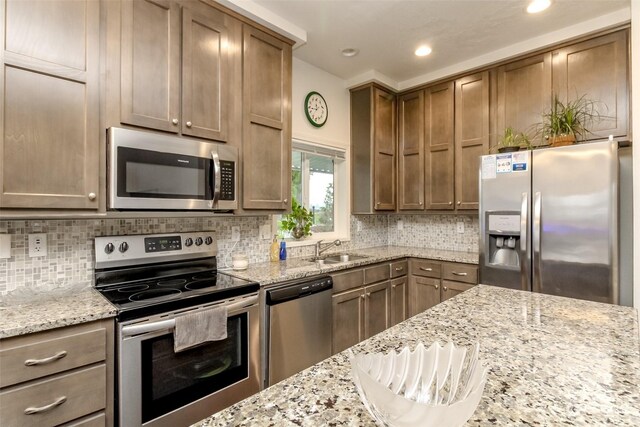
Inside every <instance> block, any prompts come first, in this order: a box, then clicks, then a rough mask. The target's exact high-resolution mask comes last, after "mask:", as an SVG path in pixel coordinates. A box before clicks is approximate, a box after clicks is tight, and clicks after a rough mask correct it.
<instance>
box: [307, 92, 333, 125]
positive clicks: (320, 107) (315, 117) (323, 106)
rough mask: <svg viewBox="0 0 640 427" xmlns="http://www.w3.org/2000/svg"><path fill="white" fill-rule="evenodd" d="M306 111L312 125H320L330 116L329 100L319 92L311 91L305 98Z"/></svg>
mask: <svg viewBox="0 0 640 427" xmlns="http://www.w3.org/2000/svg"><path fill="white" fill-rule="evenodd" d="M304 112H305V114H306V115H307V119H309V122H310V123H311V124H312V125H314V126H315V127H320V126H322V125H324V124H325V123H326V122H327V117H328V116H329V109H328V108H327V101H325V100H324V98H323V97H322V95H320V94H319V93H318V92H309V94H308V95H307V98H306V99H305V100H304Z"/></svg>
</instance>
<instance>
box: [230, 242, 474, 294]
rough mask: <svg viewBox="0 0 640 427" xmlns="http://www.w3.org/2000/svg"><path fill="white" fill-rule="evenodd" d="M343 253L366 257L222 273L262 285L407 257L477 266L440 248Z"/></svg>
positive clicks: (468, 254) (470, 257) (470, 259)
mask: <svg viewBox="0 0 640 427" xmlns="http://www.w3.org/2000/svg"><path fill="white" fill-rule="evenodd" d="M347 252H348V253H350V254H356V255H366V256H367V258H364V259H359V260H354V261H349V262H341V263H338V264H325V265H323V266H318V264H316V263H314V262H310V261H308V259H310V257H308V256H307V257H304V258H290V259H288V260H286V261H278V262H263V263H259V264H251V265H249V267H248V268H247V269H246V270H242V271H234V270H225V273H227V274H230V275H233V276H236V277H239V278H241V279H246V280H251V281H255V282H260V284H261V285H262V286H266V285H270V284H273V283H278V282H283V281H286V280H291V279H299V278H302V277H307V276H314V275H317V274H325V273H329V272H332V271H338V270H345V269H348V268H353V267H360V266H365V265H368V264H375V263H378V262H384V261H389V260H393V259H399V258H408V257H411V258H426V259H434V260H440V261H451V262H462V263H467V264H477V263H478V253H477V252H460V251H446V250H442V249H425V248H414V247H410V246H409V247H405V246H379V247H373V248H366V249H353V250H349V251H347ZM336 253H341V252H340V251H337V252H330V253H326V254H324V255H331V254H336Z"/></svg>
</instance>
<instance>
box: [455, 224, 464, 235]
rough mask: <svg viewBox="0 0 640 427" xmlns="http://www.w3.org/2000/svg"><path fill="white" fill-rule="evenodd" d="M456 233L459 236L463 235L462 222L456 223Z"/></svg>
mask: <svg viewBox="0 0 640 427" xmlns="http://www.w3.org/2000/svg"><path fill="white" fill-rule="evenodd" d="M456 231H457V232H458V233H460V234H462V233H464V222H462V221H458V222H457V223H456Z"/></svg>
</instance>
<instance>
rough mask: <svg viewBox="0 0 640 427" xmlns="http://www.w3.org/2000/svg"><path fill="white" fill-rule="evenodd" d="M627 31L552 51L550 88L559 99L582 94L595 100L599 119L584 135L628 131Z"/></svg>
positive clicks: (596, 135)
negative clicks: (551, 82)
mask: <svg viewBox="0 0 640 427" xmlns="http://www.w3.org/2000/svg"><path fill="white" fill-rule="evenodd" d="M627 34H628V33H627V30H623V31H619V32H616V33H613V34H608V35H606V36H602V37H598V38H595V39H591V40H587V41H585V42H582V43H578V44H575V45H571V46H567V47H565V48H562V49H560V50H557V51H555V52H553V90H554V92H555V93H556V94H557V95H558V97H559V98H560V100H562V101H565V100H573V99H576V98H578V97H580V96H582V95H584V96H585V97H586V98H587V99H590V100H593V101H597V102H598V104H597V109H598V112H599V113H600V114H601V119H602V120H600V121H599V122H597V123H594V124H593V126H591V128H590V130H591V131H592V132H593V133H594V134H593V135H586V139H598V138H606V137H607V136H609V135H613V136H623V135H628V125H629V124H628V119H629V98H628V97H629V90H628V78H629V77H628V68H629V64H628V58H629V47H628V41H627Z"/></svg>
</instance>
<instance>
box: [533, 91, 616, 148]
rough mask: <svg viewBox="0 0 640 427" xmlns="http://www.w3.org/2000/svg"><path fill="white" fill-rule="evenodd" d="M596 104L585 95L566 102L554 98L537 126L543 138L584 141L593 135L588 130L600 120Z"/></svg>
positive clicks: (556, 97)
mask: <svg viewBox="0 0 640 427" xmlns="http://www.w3.org/2000/svg"><path fill="white" fill-rule="evenodd" d="M598 104H599V103H598V102H595V101H592V100H590V99H587V98H586V96H585V95H582V96H581V97H579V98H577V99H574V100H572V101H566V102H562V101H560V99H558V96H557V95H556V96H554V97H553V103H552V104H551V108H550V109H549V110H548V111H546V112H544V113H543V114H542V123H541V124H540V125H539V127H540V131H541V132H542V135H543V137H545V138H546V137H549V138H552V137H561V136H574V137H575V138H576V140H581V139H584V138H585V137H586V136H587V135H588V134H590V133H593V132H591V131H590V130H589V128H590V127H591V126H592V125H593V124H594V123H596V122H597V121H599V120H600V119H601V116H600V112H599V111H598ZM605 107H606V106H605Z"/></svg>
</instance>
